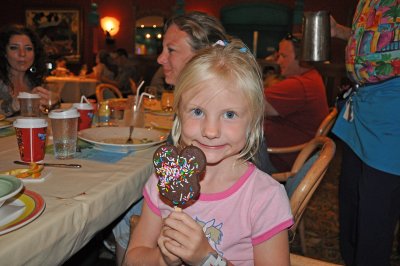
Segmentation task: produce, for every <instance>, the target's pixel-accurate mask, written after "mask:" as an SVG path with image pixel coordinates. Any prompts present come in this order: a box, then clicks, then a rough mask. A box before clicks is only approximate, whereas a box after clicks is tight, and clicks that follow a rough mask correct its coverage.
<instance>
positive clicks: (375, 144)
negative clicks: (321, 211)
mask: <svg viewBox="0 0 400 266" xmlns="http://www.w3.org/2000/svg"><path fill="white" fill-rule="evenodd" d="M399 11H400V8H399V1H396V0H386V1H376V0H360V1H359V3H358V5H357V9H356V12H355V15H354V19H353V24H352V28H351V29H350V28H346V27H344V26H342V25H339V24H337V23H336V21H335V20H334V19H333V18H331V33H332V36H333V37H338V38H341V39H345V40H348V45H347V48H346V68H347V71H348V74H349V77H350V78H351V79H352V81H353V82H354V83H355V84H356V85H355V90H354V92H353V93H352V94H351V95H350V97H349V99H348V101H347V102H346V104H345V107H344V108H343V110H342V111H341V113H340V115H339V116H338V119H337V122H336V124H335V126H334V128H333V132H334V133H335V134H336V135H337V136H338V137H339V138H340V139H342V140H343V141H344V148H343V158H342V170H341V175H340V186H339V207H340V208H339V210H340V215H339V219H340V245H341V253H342V256H343V259H344V261H345V262H346V265H380V266H381V265H390V255H391V251H392V244H393V237H394V230H395V226H396V223H397V221H398V218H399V215H400V115H399V114H400V77H399V75H400V30H399V25H400V20H399V16H400V13H399Z"/></svg>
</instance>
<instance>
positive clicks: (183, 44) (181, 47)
mask: <svg viewBox="0 0 400 266" xmlns="http://www.w3.org/2000/svg"><path fill="white" fill-rule="evenodd" d="M188 38H189V36H188V35H187V33H186V32H184V31H181V30H180V29H179V28H178V27H177V26H176V25H174V24H173V25H171V26H170V27H169V28H168V30H167V32H166V33H165V35H164V41H163V50H162V53H161V54H160V55H159V56H158V58H157V62H158V63H159V64H160V65H162V67H163V70H164V75H165V81H166V82H167V83H168V84H170V85H175V83H176V79H177V78H178V75H179V74H180V73H181V71H182V69H183V68H184V66H185V65H186V63H187V62H188V61H189V60H190V59H191V58H192V57H193V56H194V55H195V53H194V52H193V51H192V48H191V46H190V45H189V43H188Z"/></svg>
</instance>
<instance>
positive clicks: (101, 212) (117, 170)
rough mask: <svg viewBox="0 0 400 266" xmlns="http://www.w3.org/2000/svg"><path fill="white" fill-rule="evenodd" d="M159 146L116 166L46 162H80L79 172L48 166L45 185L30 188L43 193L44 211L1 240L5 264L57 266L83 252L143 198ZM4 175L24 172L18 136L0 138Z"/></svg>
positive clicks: (0, 167) (0, 252) (0, 259)
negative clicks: (87, 245)
mask: <svg viewBox="0 0 400 266" xmlns="http://www.w3.org/2000/svg"><path fill="white" fill-rule="evenodd" d="M154 150H155V147H152V148H150V149H147V150H143V151H137V152H135V153H134V154H130V155H128V156H127V157H124V158H123V159H121V160H120V161H118V162H117V163H113V164H111V163H101V162H98V161H92V160H84V159H70V160H64V161H61V160H56V159H55V158H54V156H53V155H49V154H46V156H45V160H44V161H45V162H58V163H79V164H81V165H82V168H81V169H67V168H50V167H46V168H45V170H44V171H48V173H49V176H48V177H47V179H46V180H45V181H44V182H43V183H35V184H33V183H31V184H26V185H25V187H26V188H27V189H29V190H32V191H34V192H37V193H39V194H40V195H41V196H42V197H43V198H44V200H45V202H46V209H45V210H44V212H43V213H42V215H41V216H39V217H38V218H37V219H36V220H34V221H33V222H31V223H30V224H28V225H26V226H24V227H22V228H20V229H17V230H16V231H13V232H10V233H8V234H5V235H2V236H0V264H1V265H59V264H62V263H63V262H65V261H66V260H67V259H68V258H69V257H71V256H72V255H73V254H75V253H76V252H77V251H78V250H79V249H81V248H82V247H83V246H84V245H85V244H86V243H87V242H88V241H89V240H90V239H91V238H92V237H93V236H94V235H95V234H96V233H97V232H98V231H99V230H101V229H103V228H105V227H106V226H107V225H109V224H110V223H111V222H112V221H114V220H115V219H116V218H117V217H118V216H119V215H121V214H122V213H123V212H124V211H125V210H127V209H128V207H129V206H130V205H131V204H132V203H133V202H135V201H136V200H137V199H139V197H140V196H141V194H142V188H143V186H144V183H145V182H146V180H147V178H148V177H149V176H150V174H151V173H152V172H153V166H152V163H151V161H152V160H151V159H152V155H153V152H154ZM0 158H1V159H0V171H2V170H9V169H13V168H20V167H21V166H17V165H15V164H13V163H12V162H13V161H14V160H19V154H18V151H17V143H16V137H15V136H9V137H3V138H0Z"/></svg>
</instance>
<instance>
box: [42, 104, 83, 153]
mask: <svg viewBox="0 0 400 266" xmlns="http://www.w3.org/2000/svg"><path fill="white" fill-rule="evenodd" d="M79 117H80V114H79V112H78V110H77V109H76V108H71V109H56V110H53V111H51V112H50V113H49V118H50V119H51V128H52V131H53V145H54V155H55V157H56V158H57V159H70V158H73V157H74V156H75V152H76V142H77V138H78V118H79Z"/></svg>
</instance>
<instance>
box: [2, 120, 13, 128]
mask: <svg viewBox="0 0 400 266" xmlns="http://www.w3.org/2000/svg"><path fill="white" fill-rule="evenodd" d="M11 126H12V122H11V121H8V120H2V121H0V129H2V128H7V127H11Z"/></svg>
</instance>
